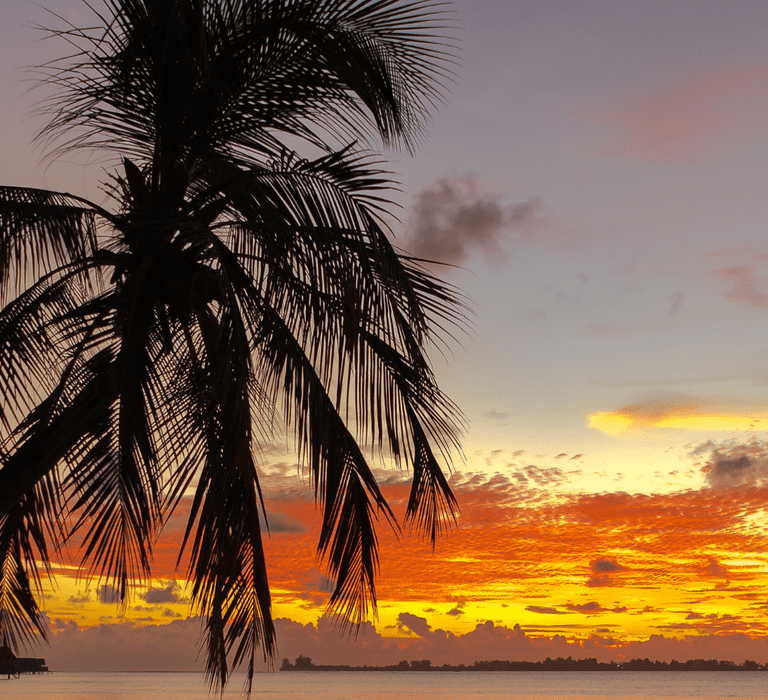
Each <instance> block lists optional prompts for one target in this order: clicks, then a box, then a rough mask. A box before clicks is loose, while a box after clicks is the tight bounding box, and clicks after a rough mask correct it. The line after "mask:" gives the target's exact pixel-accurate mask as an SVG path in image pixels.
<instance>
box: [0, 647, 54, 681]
mask: <svg viewBox="0 0 768 700" xmlns="http://www.w3.org/2000/svg"><path fill="white" fill-rule="evenodd" d="M47 672H48V667H47V666H46V665H45V659H33V658H28V657H20V656H16V655H15V654H14V653H13V652H12V651H11V650H10V649H9V648H8V647H0V675H3V676H8V678H10V677H11V676H16V677H17V678H18V677H19V676H20V675H21V674H22V673H33V674H34V673H47Z"/></svg>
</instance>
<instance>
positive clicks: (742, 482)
mask: <svg viewBox="0 0 768 700" xmlns="http://www.w3.org/2000/svg"><path fill="white" fill-rule="evenodd" d="M704 455H706V457H705V461H704V464H703V466H702V467H701V472H702V474H703V475H704V480H705V481H706V483H707V486H709V487H710V488H713V489H731V488H737V487H740V486H764V485H766V484H768V445H767V444H766V443H763V442H759V441H757V440H753V441H751V442H748V443H736V442H727V443H721V444H719V445H718V444H715V443H714V442H712V441H708V442H705V443H702V444H701V445H698V446H697V447H695V448H694V449H693V450H692V451H691V452H689V456H690V457H693V458H699V457H702V456H704Z"/></svg>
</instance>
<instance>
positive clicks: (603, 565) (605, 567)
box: [589, 559, 626, 574]
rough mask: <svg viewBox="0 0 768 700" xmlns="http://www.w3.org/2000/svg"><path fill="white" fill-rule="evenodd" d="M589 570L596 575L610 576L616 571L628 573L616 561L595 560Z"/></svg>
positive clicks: (590, 564) (590, 563)
mask: <svg viewBox="0 0 768 700" xmlns="http://www.w3.org/2000/svg"><path fill="white" fill-rule="evenodd" d="M589 568H590V569H592V572H593V573H595V574H610V573H613V572H614V571H626V569H625V567H623V566H622V565H621V564H619V563H618V562H617V561H616V560H615V559H593V560H592V561H591V562H589Z"/></svg>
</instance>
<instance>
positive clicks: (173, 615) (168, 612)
mask: <svg viewBox="0 0 768 700" xmlns="http://www.w3.org/2000/svg"><path fill="white" fill-rule="evenodd" d="M161 615H162V616H163V617H171V618H175V619H178V618H180V617H181V615H180V614H179V613H177V612H173V610H171V609H170V608H166V609H165V610H163V612H162V613H161Z"/></svg>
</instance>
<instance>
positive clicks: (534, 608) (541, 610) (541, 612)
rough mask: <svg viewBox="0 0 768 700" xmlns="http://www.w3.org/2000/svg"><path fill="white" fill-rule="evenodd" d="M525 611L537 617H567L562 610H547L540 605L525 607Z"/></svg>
mask: <svg viewBox="0 0 768 700" xmlns="http://www.w3.org/2000/svg"><path fill="white" fill-rule="evenodd" d="M525 609H526V610H527V611H528V612H532V613H538V614H539V615H567V614H568V613H567V612H565V611H564V610H558V609H557V608H548V607H545V606H541V605H526V606H525Z"/></svg>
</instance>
